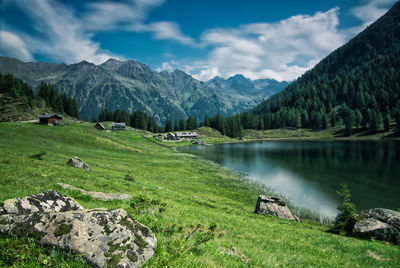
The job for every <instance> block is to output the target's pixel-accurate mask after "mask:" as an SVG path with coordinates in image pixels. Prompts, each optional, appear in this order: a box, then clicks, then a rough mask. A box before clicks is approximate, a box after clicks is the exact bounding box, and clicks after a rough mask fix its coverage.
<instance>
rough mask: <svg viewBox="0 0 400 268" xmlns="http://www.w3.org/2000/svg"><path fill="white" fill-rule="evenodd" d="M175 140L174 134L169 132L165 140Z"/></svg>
mask: <svg viewBox="0 0 400 268" xmlns="http://www.w3.org/2000/svg"><path fill="white" fill-rule="evenodd" d="M175 139H176V138H175V135H174V133H172V132H170V133H168V134H167V140H175Z"/></svg>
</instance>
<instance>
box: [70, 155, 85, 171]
mask: <svg viewBox="0 0 400 268" xmlns="http://www.w3.org/2000/svg"><path fill="white" fill-rule="evenodd" d="M67 165H69V166H73V167H76V168H83V169H86V170H90V167H89V165H88V164H86V163H85V162H83V161H82V159H80V158H79V157H77V156H74V157H72V158H71V159H69V160H68V162H67Z"/></svg>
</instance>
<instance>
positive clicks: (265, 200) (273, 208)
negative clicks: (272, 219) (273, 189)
mask: <svg viewBox="0 0 400 268" xmlns="http://www.w3.org/2000/svg"><path fill="white" fill-rule="evenodd" d="M254 213H257V214H264V215H265V214H269V215H273V216H278V217H279V218H281V219H286V220H291V221H298V222H300V219H299V218H298V217H296V216H295V215H293V213H292V212H291V211H290V209H289V207H288V206H287V205H286V203H285V201H284V200H283V199H282V198H279V197H274V196H265V195H260V196H259V197H258V199H257V205H256V209H255V210H254Z"/></svg>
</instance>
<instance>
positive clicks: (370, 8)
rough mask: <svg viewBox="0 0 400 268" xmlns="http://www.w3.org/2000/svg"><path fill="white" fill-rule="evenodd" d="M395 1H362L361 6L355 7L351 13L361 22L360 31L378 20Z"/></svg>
mask: <svg viewBox="0 0 400 268" xmlns="http://www.w3.org/2000/svg"><path fill="white" fill-rule="evenodd" d="M396 1H397V0H364V1H363V5H361V6H358V7H355V8H353V9H352V10H351V13H352V14H353V15H354V16H355V17H357V18H358V19H359V20H360V21H362V23H363V24H362V26H361V29H364V28H365V27H367V26H368V25H370V24H371V23H373V22H374V21H376V20H377V19H379V18H380V17H381V16H382V15H383V14H385V13H386V12H387V10H388V7H390V6H391V5H393V4H394V3H395V2H396Z"/></svg>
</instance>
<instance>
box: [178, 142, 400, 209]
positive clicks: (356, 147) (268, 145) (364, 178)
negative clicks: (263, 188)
mask: <svg viewBox="0 0 400 268" xmlns="http://www.w3.org/2000/svg"><path fill="white" fill-rule="evenodd" d="M181 150H182V151H185V152H189V153H194V154H196V155H200V156H202V157H203V158H205V159H208V160H212V161H215V162H217V163H219V164H221V165H223V166H226V167H228V168H231V169H234V170H237V171H240V172H243V173H246V174H248V175H249V177H250V178H251V179H254V180H257V181H259V182H262V183H265V184H266V185H268V186H271V187H272V188H274V189H275V190H276V192H278V193H281V194H283V195H285V196H287V197H289V198H290V199H291V200H292V201H293V202H294V203H295V204H297V205H299V206H304V207H307V208H311V209H313V210H318V211H320V212H322V213H324V214H326V215H328V216H334V215H335V214H336V213H337V210H336V207H337V206H338V202H339V201H338V198H337V196H336V191H337V190H338V189H339V185H340V184H341V183H346V184H347V185H349V187H350V190H351V193H352V195H353V201H354V202H355V203H356V205H357V208H358V209H359V210H362V209H367V208H372V207H384V208H390V209H396V208H398V207H400V165H399V164H400V142H395V141H388V142H339V141H335V142H277V141H269V142H254V143H239V144H222V145H214V146H189V147H185V148H182V149H181Z"/></svg>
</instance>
